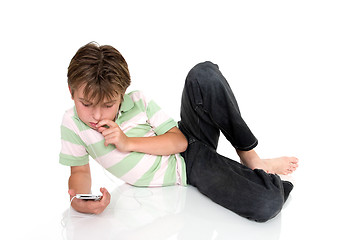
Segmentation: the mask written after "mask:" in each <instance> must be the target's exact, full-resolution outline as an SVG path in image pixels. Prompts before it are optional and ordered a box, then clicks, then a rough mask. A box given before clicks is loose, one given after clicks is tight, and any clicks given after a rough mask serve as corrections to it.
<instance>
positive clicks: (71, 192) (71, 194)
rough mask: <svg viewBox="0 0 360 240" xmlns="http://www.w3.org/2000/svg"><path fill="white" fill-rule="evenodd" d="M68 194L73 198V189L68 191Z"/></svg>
mask: <svg viewBox="0 0 360 240" xmlns="http://www.w3.org/2000/svg"><path fill="white" fill-rule="evenodd" d="M68 193H69V195H70V197H73V196H75V190H74V189H69V191H68Z"/></svg>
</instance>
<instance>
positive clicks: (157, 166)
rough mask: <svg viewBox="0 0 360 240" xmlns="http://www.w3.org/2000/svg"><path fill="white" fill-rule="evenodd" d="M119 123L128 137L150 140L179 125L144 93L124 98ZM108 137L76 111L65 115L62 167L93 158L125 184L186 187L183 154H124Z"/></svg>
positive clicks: (78, 164) (72, 109) (80, 163)
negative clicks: (107, 140) (84, 120)
mask: <svg viewBox="0 0 360 240" xmlns="http://www.w3.org/2000/svg"><path fill="white" fill-rule="evenodd" d="M115 122H116V123H117V124H118V125H119V126H120V129H121V130H122V131H123V132H124V133H125V134H126V135H127V136H128V137H150V136H157V135H161V134H164V133H166V132H167V131H169V130H170V129H171V128H173V127H175V126H177V123H176V122H175V121H174V120H173V119H172V118H169V117H168V116H167V115H166V114H165V113H164V112H163V111H162V110H161V109H160V107H159V106H158V105H157V104H156V103H155V102H154V101H152V100H148V99H147V98H146V97H145V96H144V94H143V93H142V92H141V91H134V92H131V93H129V94H125V95H124V99H123V102H122V104H121V107H120V110H119V114H118V116H117V117H116V120H115ZM104 142H105V140H104V137H103V135H102V134H101V133H99V132H98V131H96V130H94V129H92V128H90V127H89V126H87V125H86V124H85V123H84V122H82V121H81V120H80V118H79V117H78V115H77V113H76V108H75V107H73V108H71V109H69V110H68V111H66V112H65V114H64V117H63V121H62V124H61V143H62V144H61V152H60V159H59V161H60V163H61V164H63V165H67V166H82V165H85V164H87V163H88V162H89V155H90V156H91V157H92V158H93V159H94V160H95V161H97V162H98V163H99V164H100V165H101V166H103V167H104V168H105V169H106V170H108V171H109V172H110V173H112V174H113V175H114V176H116V177H118V178H120V179H122V180H123V181H125V182H127V183H129V184H131V185H134V186H140V187H157V186H170V185H183V186H186V170H185V169H186V168H185V162H184V159H183V158H182V156H181V155H180V154H173V155H169V156H156V155H151V154H145V153H140V152H120V151H119V150H117V149H116V147H115V146H114V145H112V144H110V145H108V146H107V147H106V146H105V145H104Z"/></svg>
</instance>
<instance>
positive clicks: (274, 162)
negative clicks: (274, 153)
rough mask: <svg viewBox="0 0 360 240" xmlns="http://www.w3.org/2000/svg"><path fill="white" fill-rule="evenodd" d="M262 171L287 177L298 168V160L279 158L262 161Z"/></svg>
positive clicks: (294, 158)
mask: <svg viewBox="0 0 360 240" xmlns="http://www.w3.org/2000/svg"><path fill="white" fill-rule="evenodd" d="M262 161H263V164H262V165H263V166H262V167H263V168H262V169H263V170H264V171H266V172H268V173H275V174H282V175H287V174H290V173H293V172H294V171H295V170H296V168H297V167H298V166H299V165H298V163H299V160H298V159H297V158H296V157H279V158H270V159H262Z"/></svg>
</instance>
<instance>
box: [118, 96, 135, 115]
mask: <svg viewBox="0 0 360 240" xmlns="http://www.w3.org/2000/svg"><path fill="white" fill-rule="evenodd" d="M133 107H134V101H133V100H132V99H131V97H130V96H129V95H127V94H125V95H124V99H123V101H122V103H121V106H120V113H123V112H127V111H129V110H130V109H132V108H133Z"/></svg>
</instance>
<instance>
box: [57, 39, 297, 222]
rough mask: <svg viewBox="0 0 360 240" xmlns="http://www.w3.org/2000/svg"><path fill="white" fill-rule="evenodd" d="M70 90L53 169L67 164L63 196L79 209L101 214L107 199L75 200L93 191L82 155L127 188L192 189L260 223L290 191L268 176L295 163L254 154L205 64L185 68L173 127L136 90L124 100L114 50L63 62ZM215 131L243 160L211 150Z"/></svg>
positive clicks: (214, 70) (85, 50)
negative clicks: (66, 186)
mask: <svg viewBox="0 0 360 240" xmlns="http://www.w3.org/2000/svg"><path fill="white" fill-rule="evenodd" d="M68 85H69V90H70V93H71V96H72V99H73V100H74V103H75V107H74V108H72V109H70V110H68V111H67V112H66V113H65V115H64V118H63V122H62V126H61V136H62V149H61V153H60V163H62V164H64V165H68V166H71V176H70V178H69V195H70V198H71V199H73V201H72V203H71V204H72V207H73V208H74V209H75V210H77V211H79V212H84V213H95V214H98V213H101V212H102V211H103V210H104V209H105V208H106V207H107V205H108V204H109V203H110V194H109V192H108V191H107V190H106V189H105V188H101V189H100V191H101V192H102V194H103V197H102V199H101V200H100V201H83V200H78V199H76V198H75V199H74V198H73V197H74V196H75V194H77V193H90V191H91V174H90V168H89V164H88V161H89V155H90V156H92V158H93V159H95V160H96V161H97V162H99V163H100V164H101V165H102V166H103V167H104V168H106V170H108V171H109V172H111V173H112V174H113V175H115V176H117V177H119V178H121V179H122V180H124V181H125V182H127V183H129V184H131V185H134V186H140V187H157V186H170V185H183V186H186V185H187V184H191V185H193V186H195V187H197V188H198V189H199V191H200V192H202V193H203V194H205V195H206V196H208V197H209V198H210V199H212V200H213V201H214V202H216V203H218V204H220V205H222V206H224V207H226V208H228V209H230V210H232V211H234V212H235V213H237V214H239V215H241V216H243V217H246V218H248V219H251V220H255V221H259V222H264V221H267V220H269V219H271V218H273V217H274V216H276V215H277V214H278V213H279V212H280V210H281V208H282V206H283V204H284V202H285V201H286V199H287V197H288V195H289V193H290V191H291V190H292V188H293V186H292V184H291V183H289V182H285V181H281V180H280V178H279V177H278V176H277V175H274V174H271V173H278V174H288V173H291V172H293V171H294V170H295V169H296V168H297V166H298V165H297V163H298V160H297V159H296V158H293V157H282V158H276V159H267V160H262V159H260V158H259V157H258V155H257V154H256V152H255V151H254V150H253V148H254V147H255V146H256V145H257V139H256V138H255V137H254V136H253V134H252V133H251V131H250V129H249V128H248V126H247V125H246V123H245V122H244V120H243V119H242V117H241V115H240V111H239V108H238V106H237V103H236V100H235V97H234V95H233V93H232V91H231V89H230V86H229V85H228V83H227V81H226V79H225V78H224V77H223V76H222V74H221V73H220V71H219V69H218V67H217V65H215V64H213V63H211V62H205V63H201V64H198V65H196V66H195V67H194V68H193V69H192V70H191V71H190V72H189V74H188V76H187V79H186V82H185V87H184V91H183V96H182V102H181V121H180V122H179V125H178V124H177V123H176V122H175V121H174V120H173V119H172V118H169V117H168V116H167V115H166V114H165V113H164V112H163V111H162V110H161V109H160V108H159V106H158V105H157V104H156V103H155V102H154V101H152V100H149V99H147V98H146V97H145V96H144V95H143V94H142V92H140V91H134V92H131V93H129V94H125V91H126V89H127V87H128V86H129V85H130V74H129V70H128V66H127V63H126V61H125V59H124V58H123V57H122V55H121V54H120V53H119V52H118V51H117V50H116V49H115V48H113V47H111V46H98V45H97V44H94V43H89V44H87V45H85V46H83V47H81V48H80V49H79V50H78V51H77V53H76V54H75V56H74V57H73V58H72V60H71V62H70V65H69V68H68ZM178 126H179V128H178ZM220 131H222V132H223V134H224V135H225V137H226V138H227V139H228V140H229V141H230V142H231V144H232V145H233V146H234V148H235V150H236V151H237V153H238V155H239V157H240V160H241V162H242V164H240V163H239V162H236V161H233V160H230V159H228V158H226V157H223V156H221V155H219V154H217V153H216V148H217V143H218V139H219V134H220ZM260 169H262V170H260ZM265 171H266V172H268V173H266V172H265Z"/></svg>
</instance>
